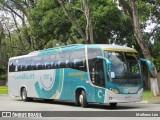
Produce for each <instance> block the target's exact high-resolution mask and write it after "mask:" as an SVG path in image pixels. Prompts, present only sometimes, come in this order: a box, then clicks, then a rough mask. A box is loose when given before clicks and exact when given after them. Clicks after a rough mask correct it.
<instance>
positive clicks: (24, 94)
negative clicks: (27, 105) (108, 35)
mask: <svg viewBox="0 0 160 120" xmlns="http://www.w3.org/2000/svg"><path fill="white" fill-rule="evenodd" d="M21 97H22V100H23V101H28V97H27V90H26V88H23V89H22V92H21Z"/></svg>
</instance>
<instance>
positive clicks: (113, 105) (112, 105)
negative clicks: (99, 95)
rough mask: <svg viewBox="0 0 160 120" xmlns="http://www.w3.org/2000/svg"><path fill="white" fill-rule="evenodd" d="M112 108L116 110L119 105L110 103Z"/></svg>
mask: <svg viewBox="0 0 160 120" xmlns="http://www.w3.org/2000/svg"><path fill="white" fill-rule="evenodd" d="M109 105H110V107H111V108H115V107H116V106H117V103H109Z"/></svg>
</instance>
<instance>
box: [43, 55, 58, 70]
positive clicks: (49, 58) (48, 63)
mask: <svg viewBox="0 0 160 120" xmlns="http://www.w3.org/2000/svg"><path fill="white" fill-rule="evenodd" d="M55 56H56V55H55V54H49V55H45V56H43V66H44V69H54V68H55Z"/></svg>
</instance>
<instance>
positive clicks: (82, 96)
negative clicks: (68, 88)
mask: <svg viewBox="0 0 160 120" xmlns="http://www.w3.org/2000/svg"><path fill="white" fill-rule="evenodd" d="M79 103H80V105H81V107H83V108H85V107H87V105H88V103H87V99H86V92H85V91H84V90H82V92H81V94H80V95H79Z"/></svg>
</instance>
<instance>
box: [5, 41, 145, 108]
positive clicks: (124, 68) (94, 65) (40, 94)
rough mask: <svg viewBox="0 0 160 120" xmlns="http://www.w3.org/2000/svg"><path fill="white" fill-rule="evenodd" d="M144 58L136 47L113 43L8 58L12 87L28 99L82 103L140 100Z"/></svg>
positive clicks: (11, 91)
mask: <svg viewBox="0 0 160 120" xmlns="http://www.w3.org/2000/svg"><path fill="white" fill-rule="evenodd" d="M142 60H143V61H144V60H145V59H142ZM140 61H141V59H139V57H138V53H137V51H136V50H135V49H133V48H130V47H126V46H120V45H113V44H71V45H67V46H62V47H56V48H49V49H44V50H39V51H34V52H31V53H29V54H27V55H22V56H17V57H12V58H10V59H9V63H8V93H9V95H12V96H19V97H21V98H22V100H23V101H28V100H30V99H33V98H42V99H55V100H60V101H74V102H75V103H76V105H79V106H81V107H87V105H88V103H100V104H109V105H110V106H111V107H115V106H116V105H117V103H125V102H138V101H141V100H142V93H143V81H142V72H141V64H140V63H141V62H140ZM147 63H148V61H147Z"/></svg>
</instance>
